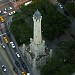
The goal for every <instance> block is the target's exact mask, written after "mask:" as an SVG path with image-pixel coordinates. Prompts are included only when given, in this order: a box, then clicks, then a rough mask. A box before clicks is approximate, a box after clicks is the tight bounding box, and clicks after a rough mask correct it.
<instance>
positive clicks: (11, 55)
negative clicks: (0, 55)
mask: <svg viewBox="0 0 75 75" xmlns="http://www.w3.org/2000/svg"><path fill="white" fill-rule="evenodd" d="M4 30H5V27H4V28H3V29H2V31H3V33H4ZM5 31H6V30H5ZM2 37H3V36H1V40H2V42H3V43H4V44H5V42H4V39H3V38H2ZM8 41H10V40H9V39H8ZM5 46H6V50H8V51H6V53H7V54H8V55H9V57H11V60H13V59H14V62H13V63H14V64H15V60H17V59H16V57H14V56H15V55H13V54H12V52H11V51H12V49H11V47H10V46H9V44H8V45H7V44H5ZM7 46H8V47H7ZM8 48H9V49H8ZM12 57H13V58H12ZM17 70H18V68H17ZM20 70H21V71H22V67H21V69H20ZM20 70H18V71H19V74H21V71H20Z"/></svg>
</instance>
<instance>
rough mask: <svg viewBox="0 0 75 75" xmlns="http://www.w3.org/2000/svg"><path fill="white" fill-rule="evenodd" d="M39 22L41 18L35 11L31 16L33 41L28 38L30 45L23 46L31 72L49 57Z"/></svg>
mask: <svg viewBox="0 0 75 75" xmlns="http://www.w3.org/2000/svg"><path fill="white" fill-rule="evenodd" d="M41 20H42V16H41V14H40V12H39V11H38V10H37V11H36V12H35V13H34V15H33V22H34V28H33V29H34V30H33V34H34V35H33V39H32V38H30V44H29V45H28V46H25V45H23V54H24V55H25V57H26V58H27V60H28V61H29V62H30V64H31V66H32V68H33V70H35V69H36V68H38V67H41V66H42V65H44V64H45V63H46V61H47V59H48V58H49V57H50V53H49V50H48V49H47V48H46V45H45V41H44V40H42V32H41ZM24 47H25V50H24Z"/></svg>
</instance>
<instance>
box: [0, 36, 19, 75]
mask: <svg viewBox="0 0 75 75" xmlns="http://www.w3.org/2000/svg"><path fill="white" fill-rule="evenodd" d="M2 37H3V36H2ZM2 37H1V40H2V42H3V43H4V45H5V46H6V49H5V52H6V54H7V55H8V58H9V59H10V62H11V63H12V65H13V66H15V68H16V69H17V70H18V68H17V67H16V65H15V62H14V61H15V60H14V58H13V56H12V55H11V53H10V50H9V48H8V46H7V44H5V42H4V39H3V38H2ZM14 75H15V73H14ZM19 75H20V74H19Z"/></svg>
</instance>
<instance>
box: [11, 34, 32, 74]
mask: <svg viewBox="0 0 75 75" xmlns="http://www.w3.org/2000/svg"><path fill="white" fill-rule="evenodd" d="M11 39H12V41H13V42H14V44H15V46H16V51H17V52H18V53H19V54H20V56H21V59H22V61H23V62H24V63H25V65H26V67H27V70H28V72H30V74H31V75H33V73H32V67H31V66H30V64H29V63H28V61H27V59H26V58H25V57H23V56H22V53H21V52H20V50H19V48H18V45H17V43H16V41H15V38H14V36H13V35H12V34H11ZM20 62H21V61H20Z"/></svg>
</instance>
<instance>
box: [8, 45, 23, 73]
mask: <svg viewBox="0 0 75 75" xmlns="http://www.w3.org/2000/svg"><path fill="white" fill-rule="evenodd" d="M8 46H9V49H10V50H11V51H10V52H11V54H12V56H13V58H14V59H15V61H17V62H18V63H19V64H20V66H19V67H18V69H19V72H20V74H21V72H22V71H24V69H23V68H22V66H21V63H20V61H19V59H18V58H17V57H16V54H15V53H14V49H12V47H11V45H10V44H8ZM16 66H17V65H16Z"/></svg>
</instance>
